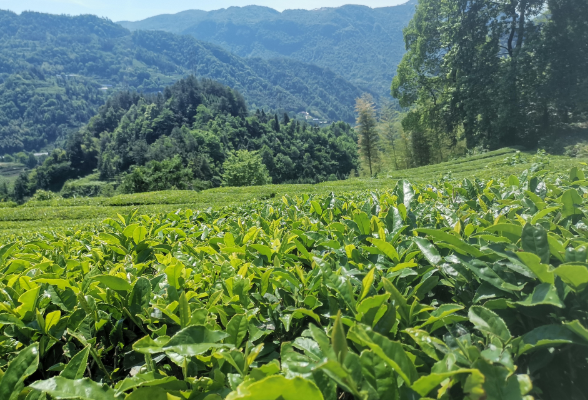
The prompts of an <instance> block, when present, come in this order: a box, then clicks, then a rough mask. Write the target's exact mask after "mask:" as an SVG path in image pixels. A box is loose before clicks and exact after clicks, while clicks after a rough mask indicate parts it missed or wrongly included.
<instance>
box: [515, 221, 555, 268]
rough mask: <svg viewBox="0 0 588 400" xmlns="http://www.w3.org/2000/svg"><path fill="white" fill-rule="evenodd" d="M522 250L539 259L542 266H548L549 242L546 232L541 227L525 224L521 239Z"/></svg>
mask: <svg viewBox="0 0 588 400" xmlns="http://www.w3.org/2000/svg"><path fill="white" fill-rule="evenodd" d="M521 244H522V247H523V250H525V251H526V252H529V253H533V254H535V255H537V256H539V258H540V259H541V262H542V263H543V264H549V255H550V251H549V242H548V241H547V231H546V230H545V228H543V227H542V226H541V225H537V226H533V225H531V224H526V225H525V227H524V228H523V234H522V238H521Z"/></svg>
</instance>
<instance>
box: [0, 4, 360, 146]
mask: <svg viewBox="0 0 588 400" xmlns="http://www.w3.org/2000/svg"><path fill="white" fill-rule="evenodd" d="M190 74H195V75H196V76H199V77H206V78H211V79H214V80H217V81H219V82H221V83H223V84H226V85H229V86H231V87H232V88H234V89H236V90H238V91H240V92H241V93H243V95H244V96H245V99H246V101H247V103H248V104H249V105H250V106H252V107H254V108H266V109H267V108H270V109H274V110H278V109H282V110H285V111H291V112H299V111H310V112H312V113H313V114H314V115H316V116H317V117H322V118H325V119H329V120H331V121H334V120H345V121H353V118H354V117H353V101H354V99H355V97H357V96H358V95H360V94H361V92H360V90H359V89H358V88H357V87H355V86H354V85H352V84H350V83H349V82H347V81H345V80H344V79H342V78H341V77H339V76H337V75H336V74H335V73H333V72H331V71H328V70H325V69H322V68H318V67H311V66H308V65H305V64H302V63H300V62H297V61H294V60H281V61H272V62H266V61H263V60H255V59H252V60H249V59H243V58H240V57H238V56H235V55H232V54H231V53H229V52H227V51H225V50H222V49H221V48H220V47H217V46H215V45H212V44H208V43H203V42H199V41H197V40H195V39H193V38H191V37H188V36H178V35H174V34H171V33H165V32H135V33H131V32H129V31H128V30H126V29H124V28H122V27H121V26H120V25H117V24H114V23H113V22H110V21H108V20H105V19H100V18H98V17H94V16H80V17H68V16H56V15H49V14H40V13H33V12H25V13H22V14H21V15H17V14H14V13H12V12H8V11H0V154H5V153H14V152H18V151H20V150H23V149H26V150H40V149H41V148H44V147H47V146H49V147H50V146H51V145H52V144H53V143H55V141H57V140H58V141H61V142H63V140H64V138H65V137H66V136H67V134H68V133H70V132H72V131H75V130H77V128H79V127H80V126H82V125H83V124H85V123H87V122H88V120H89V119H90V117H91V116H93V115H95V113H96V112H97V110H98V108H99V106H100V105H102V104H104V101H105V99H106V97H107V96H108V94H109V93H110V92H112V91H120V90H128V89H136V90H138V91H140V92H146V93H157V92H159V91H163V89H164V88H165V87H166V86H169V85H171V84H173V83H174V82H176V81H177V80H179V79H181V78H182V77H185V76H187V75H190Z"/></svg>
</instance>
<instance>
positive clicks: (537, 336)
mask: <svg viewBox="0 0 588 400" xmlns="http://www.w3.org/2000/svg"><path fill="white" fill-rule="evenodd" d="M515 343H516V345H517V348H518V350H517V356H518V357H520V356H521V355H523V354H525V353H529V352H531V351H534V350H537V349H539V348H541V347H547V346H550V347H554V346H557V345H561V344H574V343H578V344H583V341H582V339H581V338H579V337H578V335H577V334H575V333H574V332H573V331H572V330H570V329H569V328H568V327H567V326H565V325H545V326H540V327H539V328H535V329H533V330H532V331H530V332H528V333H525V334H524V335H523V336H521V337H520V338H518V339H517V340H516V342H515Z"/></svg>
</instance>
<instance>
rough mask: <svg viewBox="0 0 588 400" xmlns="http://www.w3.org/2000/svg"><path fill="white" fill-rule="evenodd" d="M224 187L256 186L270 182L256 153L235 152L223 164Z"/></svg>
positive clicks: (265, 169) (264, 167) (266, 171)
mask: <svg viewBox="0 0 588 400" xmlns="http://www.w3.org/2000/svg"><path fill="white" fill-rule="evenodd" d="M223 170H224V173H223V185H224V186H258V185H267V184H269V183H271V182H272V179H271V178H270V176H269V172H268V170H267V168H266V166H265V165H264V164H263V161H262V159H261V156H260V155H259V154H258V153H257V152H250V151H247V150H237V151H236V152H234V153H232V154H231V155H229V158H228V159H227V160H226V161H225V162H224V164H223Z"/></svg>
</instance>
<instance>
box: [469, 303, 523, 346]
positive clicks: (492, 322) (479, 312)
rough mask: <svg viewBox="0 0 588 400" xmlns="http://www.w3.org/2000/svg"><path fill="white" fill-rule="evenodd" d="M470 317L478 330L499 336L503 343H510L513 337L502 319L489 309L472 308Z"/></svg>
mask: <svg viewBox="0 0 588 400" xmlns="http://www.w3.org/2000/svg"><path fill="white" fill-rule="evenodd" d="M468 317H469V319H470V322H471V323H472V324H474V326H475V327H476V329H478V330H479V331H481V332H484V333H487V334H491V335H495V336H498V337H499V338H500V339H501V340H502V341H503V342H508V341H509V340H510V339H511V337H512V336H511V334H510V331H509V330H508V328H507V326H506V324H505V323H504V321H503V320H502V318H500V317H499V316H498V315H497V314H496V313H494V312H493V311H490V310H488V309H487V308H484V307H482V306H472V307H470V311H469V312H468Z"/></svg>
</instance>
